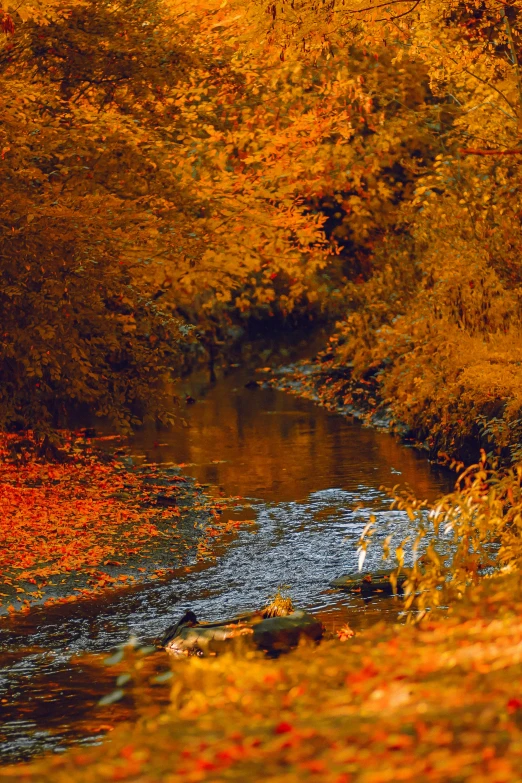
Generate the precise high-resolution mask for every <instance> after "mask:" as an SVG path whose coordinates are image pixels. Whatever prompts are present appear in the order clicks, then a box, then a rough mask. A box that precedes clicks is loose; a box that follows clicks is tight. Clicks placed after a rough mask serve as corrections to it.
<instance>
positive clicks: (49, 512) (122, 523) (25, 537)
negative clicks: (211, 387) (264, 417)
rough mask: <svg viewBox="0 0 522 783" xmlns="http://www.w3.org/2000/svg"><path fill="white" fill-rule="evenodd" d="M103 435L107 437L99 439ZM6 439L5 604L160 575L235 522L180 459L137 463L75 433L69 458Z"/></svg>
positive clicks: (2, 476) (202, 550)
mask: <svg viewBox="0 0 522 783" xmlns="http://www.w3.org/2000/svg"><path fill="white" fill-rule="evenodd" d="M102 440H103V439H102ZM32 446H34V444H31V443H30V441H28V440H27V438H25V439H23V438H21V437H20V436H17V435H2V436H1V438H0V505H1V508H2V515H1V517H0V574H1V576H0V606H2V607H3V608H4V609H5V608H7V611H9V612H14V611H17V610H21V611H28V610H29V607H30V606H31V605H32V604H34V603H40V602H42V601H43V600H46V601H48V602H50V603H52V602H55V601H58V600H59V601H74V600H77V599H78V598H80V597H82V596H91V595H93V594H95V593H98V592H100V591H101V590H104V589H108V588H115V587H123V586H127V585H131V584H133V583H136V582H138V581H142V580H143V579H145V578H146V579H157V578H159V577H161V576H165V575H166V574H167V573H168V571H170V570H172V569H173V568H186V567H188V565H187V564H188V563H191V562H192V561H194V560H196V561H197V560H198V559H199V560H201V559H205V558H208V557H209V556H211V547H212V543H213V542H215V541H216V540H218V539H219V538H220V536H221V534H222V533H226V532H228V528H229V527H230V525H229V524H228V523H226V522H223V523H221V522H220V516H219V515H220V512H221V511H222V509H223V508H224V506H225V505H226V501H223V502H217V501H213V500H210V499H209V498H207V497H205V496H204V495H203V493H202V490H201V488H200V487H199V486H198V485H197V484H196V483H195V482H194V481H193V480H192V479H190V478H186V477H183V476H181V475H180V470H179V468H177V467H173V466H157V465H141V466H140V465H133V464H132V463H131V461H130V460H126V461H123V460H122V459H121V458H111V457H110V456H109V455H108V454H107V453H105V454H104V453H103V452H102V451H101V450H100V448H99V446H100V443H99V440H98V441H97V442H91V441H90V440H88V439H85V438H82V437H76V436H74V435H70V436H69V437H68V438H67V439H66V441H65V448H64V449H63V455H64V457H65V458H66V461H64V462H63V463H62V464H59V463H48V462H46V461H44V460H41V459H39V458H37V456H36V454H35V451H34V449H33V448H32Z"/></svg>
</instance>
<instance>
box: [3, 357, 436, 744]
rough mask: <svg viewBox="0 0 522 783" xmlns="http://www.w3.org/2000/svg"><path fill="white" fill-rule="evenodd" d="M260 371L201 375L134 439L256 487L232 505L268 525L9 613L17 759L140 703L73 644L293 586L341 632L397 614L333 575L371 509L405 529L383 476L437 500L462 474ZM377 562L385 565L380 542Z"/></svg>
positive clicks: (140, 631) (152, 455)
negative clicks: (106, 698) (149, 580)
mask: <svg viewBox="0 0 522 783" xmlns="http://www.w3.org/2000/svg"><path fill="white" fill-rule="evenodd" d="M249 379H251V376H249V375H247V374H245V373H244V372H236V373H233V374H231V375H229V376H228V377H226V378H223V379H221V380H219V381H218V383H217V384H215V385H210V384H209V383H208V382H207V379H206V378H205V377H204V376H201V377H198V376H195V377H193V378H192V379H191V380H190V381H187V382H186V383H185V384H184V385H183V387H182V389H181V393H182V399H183V400H184V398H185V395H190V396H191V397H193V398H194V399H195V400H196V402H195V403H194V404H191V405H185V403H184V402H183V403H182V407H181V414H182V416H183V418H184V420H185V421H184V423H182V422H181V421H180V423H179V425H178V426H177V427H176V428H175V429H174V430H173V431H172V432H160V433H158V432H157V431H152V430H151V431H143V432H141V433H140V434H139V435H137V436H136V437H135V438H134V439H133V442H132V444H131V447H132V449H133V451H134V452H136V454H140V453H141V454H143V453H145V454H146V456H147V459H148V460H149V461H153V462H161V461H165V462H176V463H184V464H185V466H186V467H185V470H186V472H187V473H190V474H192V475H194V476H195V477H196V478H197V479H198V480H199V481H200V482H201V483H203V484H208V485H210V486H209V489H208V491H209V492H214V493H217V494H219V493H220V492H223V493H225V494H226V495H239V496H242V497H244V498H247V499H248V502H249V503H250V504H251V506H252V507H251V508H248V509H246V510H245V509H244V510H243V511H242V512H241V511H239V512H238V511H236V512H231V514H235V515H236V516H237V518H241V517H242V518H245V517H250V518H253V517H255V518H256V524H255V525H248V526H245V527H243V528H239V532H238V534H237V536H235V537H234V538H233V539H232V541H231V542H230V545H229V546H228V548H226V549H224V551H223V552H222V555H221V557H220V558H219V559H218V560H217V561H215V562H213V563H209V564H208V566H207V567H206V568H203V569H196V570H193V571H192V572H190V573H188V574H187V575H186V576H184V577H180V578H177V579H173V580H171V581H169V582H166V583H161V584H158V583H153V584H150V585H147V586H142V587H139V588H136V589H133V590H127V591H125V592H122V593H121V594H119V595H113V596H110V597H106V598H104V599H100V600H97V601H91V602H87V603H79V604H73V605H68V606H67V605H66V606H56V607H52V608H51V609H45V610H43V609H35V610H34V611H32V612H30V613H29V614H27V615H25V616H20V617H15V618H6V619H5V620H2V622H1V623H0V634H1V636H0V639H1V648H2V649H3V650H4V651H8V650H9V651H10V655H9V657H4V658H3V659H2V657H1V655H0V666H1V667H2V668H1V669H0V700H1V701H0V705H2V706H4V720H3V722H2V727H1V729H0V747H1V749H2V751H3V755H4V757H5V758H6V759H8V758H10V759H15V758H24V757H28V756H30V755H31V754H32V753H34V752H38V751H42V750H44V749H49V748H53V749H55V750H59V749H63V748H64V747H65V746H66V745H67V744H68V743H70V742H71V741H79V740H81V739H82V738H83V740H87V741H92V740H93V737H96V736H97V734H98V733H99V732H97V731H96V730H95V729H94V726H95V724H96V723H97V722H101V723H104V722H106V721H107V720H108V721H109V722H110V721H111V720H113V719H114V720H117V719H119V718H120V717H121V716H122V715H128V714H130V713H129V712H128V710H129V709H131V708H130V707H129V706H128V705H127V706H126V705H125V704H124V705H120V706H118V707H114V708H111V709H112V713H111V712H110V711H109V712H101V711H100V710H99V709H95V706H94V705H95V702H96V700H97V699H98V698H99V696H100V695H101V694H103V693H104V692H107V689H108V687H109V684H108V676H103V675H101V674H100V673H99V671H98V673H97V674H96V672H93V671H92V670H91V669H89V667H88V666H87V664H83V665H82V664H78V663H75V664H73V663H71V662H70V656H71V655H72V654H78V653H83V652H89V653H96V652H100V653H101V652H103V651H105V650H108V649H110V648H111V647H113V646H114V645H116V644H119V643H121V642H122V641H124V640H125V639H127V638H128V636H129V634H130V633H135V634H137V635H138V636H139V637H140V638H141V639H143V640H144V641H147V640H151V639H153V638H154V637H157V636H158V635H160V634H161V632H162V631H163V629H164V628H165V627H166V626H167V625H169V624H170V623H171V622H172V621H173V620H174V619H175V618H176V617H177V616H179V614H180V613H181V612H182V611H183V610H185V609H186V608H188V607H191V608H192V609H193V610H194V611H195V612H196V614H197V615H198V616H200V617H201V619H208V620H210V619H215V618H217V617H224V616H227V615H229V614H232V613H236V612H238V611H242V610H245V609H249V608H256V607H259V606H261V605H262V604H263V603H264V602H265V601H266V600H267V599H268V597H269V596H270V595H272V594H273V593H274V592H275V590H276V589H277V588H278V587H279V586H281V585H287V586H288V591H289V593H290V595H291V596H292V598H293V600H294V603H295V604H296V605H298V606H301V607H303V608H308V609H310V610H312V611H314V612H317V613H318V614H319V615H320V616H321V618H322V619H323V622H324V623H325V625H326V627H327V629H328V630H330V631H333V630H334V628H338V627H339V626H340V625H342V624H343V623H344V622H346V621H349V622H350V624H351V625H352V626H354V627H355V628H357V627H359V628H360V627H363V626H365V625H367V624H369V623H371V622H374V621H375V619H376V618H382V617H386V616H390V617H391V618H395V616H396V607H395V605H394V603H393V602H392V601H387V602H386V601H376V602H371V603H370V604H365V603H364V602H363V601H362V599H361V598H359V597H358V596H357V595H348V594H347V595H344V594H340V593H338V592H335V591H332V590H330V589H329V588H328V583H329V581H330V580H331V579H333V578H334V577H336V576H339V575H340V574H342V573H347V572H355V571H356V570H357V564H356V542H357V539H358V538H359V536H360V533H361V531H362V529H363V527H364V525H365V523H366V521H367V520H368V516H369V514H370V513H374V514H375V515H376V518H377V522H378V525H377V534H376V535H377V537H382V536H384V535H385V534H387V533H388V532H391V531H394V532H395V534H396V535H397V537H398V538H399V537H402V536H404V534H405V532H406V529H407V519H406V518H405V515H403V514H402V513H400V512H397V511H390V510H389V501H388V500H387V498H386V496H385V495H384V493H383V492H381V491H380V490H379V487H380V486H381V485H385V486H392V485H393V484H396V483H403V484H404V483H408V484H409V485H410V486H411V487H412V488H413V489H414V490H415V491H416V492H417V494H419V495H422V496H424V497H428V498H430V499H434V498H435V497H436V496H437V495H439V494H441V493H442V492H445V491H447V490H448V489H449V488H450V487H451V483H452V479H451V477H449V476H448V475H447V474H445V473H443V472H440V471H439V472H438V471H434V470H433V469H432V468H430V466H429V465H428V464H427V462H426V461H425V460H424V459H423V458H422V457H420V456H419V455H418V454H416V453H415V452H414V451H413V450H411V449H407V448H404V447H402V446H400V445H399V444H398V443H397V442H396V441H395V440H394V438H392V437H391V436H389V435H387V434H386V433H380V432H376V431H374V430H372V429H367V428H364V427H362V426H361V425H360V424H358V423H353V422H351V421H349V420H345V419H343V418H342V417H340V416H338V415H336V414H331V413H328V412H327V411H325V410H323V409H321V408H319V407H317V406H315V405H314V404H313V403H311V402H309V401H306V400H300V399H298V398H296V397H293V396H290V395H286V394H284V393H282V392H279V391H275V390H271V389H270V390H269V389H266V390H265V389H260V388H254V389H247V388H245V383H246V382H247V381H248V380H249ZM367 562H368V564H369V567H370V568H379V567H380V566H381V563H380V554H379V551H378V547H375V549H374V550H373V551H370V555H369V557H368V561H367ZM50 651H51V653H52V654H49V652H50ZM82 666H83V668H82ZM118 710H119V711H120V712H118ZM126 710H127V712H126Z"/></svg>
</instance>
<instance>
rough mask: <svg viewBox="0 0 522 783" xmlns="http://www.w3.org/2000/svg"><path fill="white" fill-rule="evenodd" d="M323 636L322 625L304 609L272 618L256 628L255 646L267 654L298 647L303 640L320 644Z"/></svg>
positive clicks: (258, 624)
mask: <svg viewBox="0 0 522 783" xmlns="http://www.w3.org/2000/svg"><path fill="white" fill-rule="evenodd" d="M322 635H323V625H322V623H321V622H320V621H319V620H317V618H315V617H314V616H313V615H312V614H308V612H303V610H302V609H297V610H296V611H295V612H292V614H288V615H287V616H286V617H270V618H268V619H267V620H263V621H262V622H260V623H257V625H255V626H254V644H255V645H256V646H257V647H260V648H261V649H262V650H266V651H267V652H283V651H285V650H289V649H290V648H292V647H297V645H298V644H299V642H300V641H301V639H309V640H312V641H315V642H318V641H319V639H321V637H322Z"/></svg>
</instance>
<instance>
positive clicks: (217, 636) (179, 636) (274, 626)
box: [161, 607, 323, 655]
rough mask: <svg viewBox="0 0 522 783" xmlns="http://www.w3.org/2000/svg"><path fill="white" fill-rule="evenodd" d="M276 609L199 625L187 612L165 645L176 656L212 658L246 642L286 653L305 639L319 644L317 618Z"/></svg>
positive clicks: (170, 630) (167, 632)
mask: <svg viewBox="0 0 522 783" xmlns="http://www.w3.org/2000/svg"><path fill="white" fill-rule="evenodd" d="M272 612H273V610H272V608H271V607H268V608H267V609H263V610H261V611H258V612H248V613H246V614H241V615H237V616H236V617H233V618H232V619H231V620H224V621H217V622H214V623H200V622H198V620H197V618H196V615H195V614H194V612H190V611H189V612H186V613H185V615H184V616H183V617H182V618H181V620H179V622H177V623H176V624H175V625H173V626H171V627H170V628H169V629H168V630H167V631H166V632H165V634H164V636H163V638H162V640H161V641H162V645H163V646H164V647H165V649H166V650H167V652H169V653H172V654H173V655H208V654H210V655H212V654H214V655H215V654H217V653H219V652H223V651H224V649H225V648H226V646H227V645H228V644H229V643H230V642H231V641H232V640H237V639H240V638H241V639H242V642H243V644H245V645H246V646H247V647H249V648H251V649H256V648H257V649H260V650H264V651H266V652H271V653H274V652H284V651H286V650H290V649H291V648H292V647H296V646H297V645H298V644H299V642H300V641H301V640H302V639H309V640H312V641H319V639H321V637H322V635H323V626H322V624H321V622H320V621H319V620H317V619H316V618H315V617H314V616H313V615H311V614H308V612H304V611H302V610H297V611H291V612H290V613H288V614H285V615H284V616H279V617H277V616H276V617H274V616H272Z"/></svg>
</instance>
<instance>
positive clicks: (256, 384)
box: [245, 380, 261, 389]
mask: <svg viewBox="0 0 522 783" xmlns="http://www.w3.org/2000/svg"><path fill="white" fill-rule="evenodd" d="M260 386H261V384H260V383H259V381H254V380H251V381H248V383H245V389H259V387H260Z"/></svg>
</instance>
